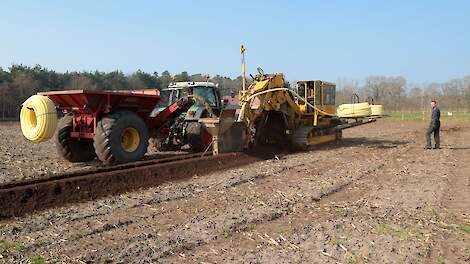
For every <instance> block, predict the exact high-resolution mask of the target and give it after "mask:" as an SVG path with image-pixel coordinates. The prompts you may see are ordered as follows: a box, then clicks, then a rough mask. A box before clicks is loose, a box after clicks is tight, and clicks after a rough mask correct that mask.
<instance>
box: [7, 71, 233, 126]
mask: <svg viewBox="0 0 470 264" xmlns="http://www.w3.org/2000/svg"><path fill="white" fill-rule="evenodd" d="M173 78H174V80H173ZM173 81H177V82H180V81H195V82H197V81H210V82H214V83H217V84H219V89H220V90H221V92H222V94H224V95H227V94H231V92H237V91H238V87H241V83H242V79H241V77H238V78H235V79H231V78H229V77H225V76H221V75H215V76H207V75H203V74H193V75H189V74H188V72H186V71H183V72H181V73H178V74H174V75H172V74H170V72H169V71H164V72H162V73H161V74H158V73H157V72H153V73H147V72H143V71H141V70H138V71H136V72H134V73H131V74H124V73H123V72H122V71H119V70H116V71H112V72H102V71H94V72H87V71H82V72H77V71H74V72H65V73H59V72H56V71H53V70H49V69H47V68H44V67H42V66H40V65H36V66H34V67H30V66H25V65H21V64H20V65H16V64H15V65H12V66H10V67H9V68H8V69H3V68H1V67H0V119H11V118H17V117H18V116H19V111H20V109H21V104H22V103H23V102H24V101H25V100H26V99H27V98H28V97H30V96H31V95H33V94H36V93H38V92H46V91H60V90H81V89H83V90H85V89H87V90H129V89H130V90H134V89H144V88H149V89H162V88H166V87H168V85H169V83H170V82H173Z"/></svg>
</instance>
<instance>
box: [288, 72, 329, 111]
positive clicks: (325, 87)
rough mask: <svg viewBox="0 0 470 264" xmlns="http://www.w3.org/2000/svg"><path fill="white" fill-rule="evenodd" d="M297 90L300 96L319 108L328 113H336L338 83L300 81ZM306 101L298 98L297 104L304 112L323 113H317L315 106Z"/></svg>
mask: <svg viewBox="0 0 470 264" xmlns="http://www.w3.org/2000/svg"><path fill="white" fill-rule="evenodd" d="M296 90H297V93H298V94H299V95H300V97H302V98H303V99H304V100H305V101H307V102H309V103H310V104H312V105H313V106H315V107H317V108H318V109H320V110H322V111H324V112H326V113H333V114H334V113H335V111H336V107H335V95H336V85H335V84H334V83H329V82H325V81H321V80H312V81H298V82H297V85H296ZM305 101H303V100H300V99H297V104H298V105H299V107H300V111H301V112H302V113H303V114H307V115H308V114H312V115H313V114H318V115H321V113H315V112H316V111H314V109H313V107H311V106H309V105H308V104H307V103H306V102H305Z"/></svg>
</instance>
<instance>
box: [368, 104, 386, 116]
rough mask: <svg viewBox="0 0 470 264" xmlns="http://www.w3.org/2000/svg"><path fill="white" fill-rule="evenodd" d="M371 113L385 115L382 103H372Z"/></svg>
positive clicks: (372, 114)
mask: <svg viewBox="0 0 470 264" xmlns="http://www.w3.org/2000/svg"><path fill="white" fill-rule="evenodd" d="M370 115H371V116H383V115H384V108H383V106H382V105H370Z"/></svg>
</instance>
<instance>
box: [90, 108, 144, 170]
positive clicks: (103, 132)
mask: <svg viewBox="0 0 470 264" xmlns="http://www.w3.org/2000/svg"><path fill="white" fill-rule="evenodd" d="M126 129H132V130H133V131H136V133H137V134H138V138H139V139H138V143H137V144H136V147H135V149H133V150H132V151H127V150H126V149H125V146H124V145H123V143H122V140H123V134H124V133H125V130H126ZM148 139H149V132H148V127H147V125H146V124H145V122H144V121H143V120H142V118H140V117H139V116H138V115H136V114H134V113H132V112H127V111H120V112H115V113H110V114H108V115H106V116H104V117H103V118H102V119H101V120H100V121H99V122H98V125H97V128H96V131H95V137H94V138H93V141H94V142H93V144H94V146H95V152H96V155H97V156H98V158H99V159H100V160H101V161H102V162H103V163H104V164H106V165H110V164H118V163H125V162H131V161H137V160H140V159H142V157H143V156H144V155H145V153H146V152H147V147H148V144H149V140H148Z"/></svg>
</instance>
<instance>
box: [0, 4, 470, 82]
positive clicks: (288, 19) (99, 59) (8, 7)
mask: <svg viewBox="0 0 470 264" xmlns="http://www.w3.org/2000/svg"><path fill="white" fill-rule="evenodd" d="M0 26H1V29H2V30H1V31H0V32H1V35H0V36H1V38H0V66H2V67H8V66H9V65H11V64H12V63H23V64H27V65H35V64H41V65H43V66H45V67H48V68H50V69H54V70H57V71H66V70H96V69H98V70H103V71H110V70H115V69H120V70H122V71H124V72H125V73H129V72H133V71H135V70H137V69H142V70H144V71H148V72H154V71H157V72H159V73H161V72H162V71H163V70H165V69H168V70H169V71H170V72H181V71H184V70H186V71H188V72H190V73H199V72H200V73H209V74H216V73H220V74H223V75H228V76H231V77H235V76H237V75H239V74H240V73H239V72H240V55H239V45H240V43H242V42H243V43H245V45H246V48H247V54H246V56H247V63H248V71H249V72H254V71H255V69H256V67H257V66H261V67H262V68H263V69H264V70H265V72H284V73H285V74H286V76H287V78H288V79H291V80H295V79H324V80H331V81H335V80H337V79H338V78H349V79H359V80H361V79H364V78H365V77H367V76H368V75H390V76H391V75H402V76H404V77H406V78H407V79H408V80H409V81H410V82H431V81H438V82H442V81H446V80H448V79H451V78H460V77H463V76H465V75H468V74H470V1H457V0H456V1H424V0H423V1H418V0H416V1H380V0H377V1H360V0H358V1H256V0H252V1H244V0H238V1H223V0H219V1H215V0H214V1H209V0H206V1H204V0H202V1H189V0H188V1H177V0H174V1H137V0H136V1H106V0H105V1H85V0H81V1H48V0H42V1H5V0H1V2H0Z"/></svg>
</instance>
